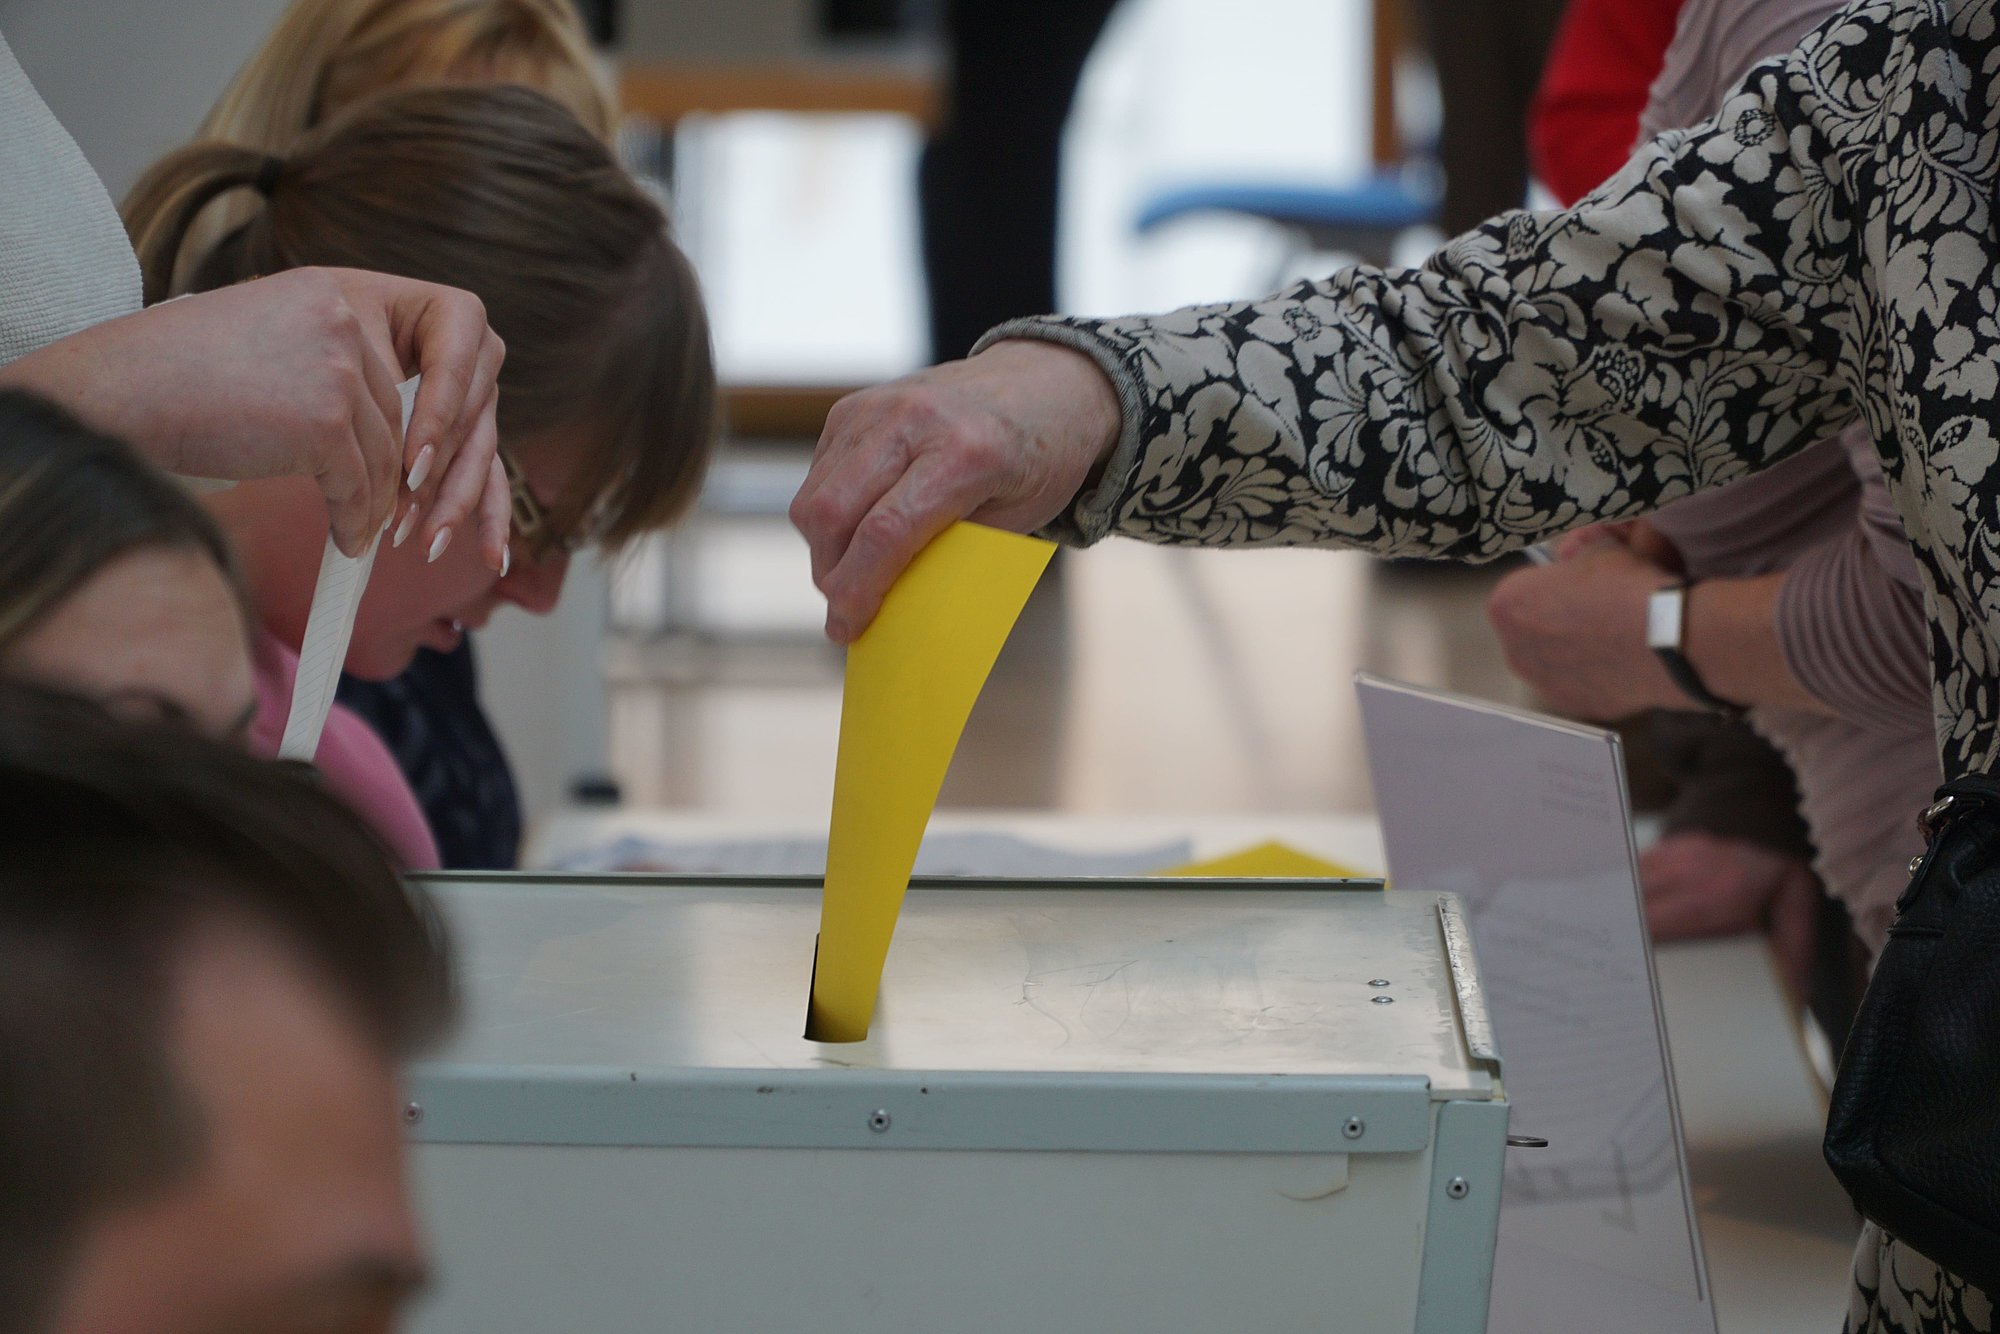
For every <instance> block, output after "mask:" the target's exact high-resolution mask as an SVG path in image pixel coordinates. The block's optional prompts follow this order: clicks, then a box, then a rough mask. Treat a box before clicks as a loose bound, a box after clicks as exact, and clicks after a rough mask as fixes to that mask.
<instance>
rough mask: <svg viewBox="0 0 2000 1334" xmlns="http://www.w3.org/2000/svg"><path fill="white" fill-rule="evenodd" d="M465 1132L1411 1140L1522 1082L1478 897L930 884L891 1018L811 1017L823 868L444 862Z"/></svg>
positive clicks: (865, 1145)
mask: <svg viewBox="0 0 2000 1334" xmlns="http://www.w3.org/2000/svg"><path fill="white" fill-rule="evenodd" d="M419 880H420V881H421V882H423V883H425V884H426V885H427V886H428V888H429V889H430V891H431V892H432V894H434V895H435V897H436V899H437V901H438V903H439V905H440V907H441V910H442V912H443V915H444V917H445V919H446V920H447V922H448V924H449V926H450V929H451V932H452V936H453V941H454V945H455V949H456V956H457V960H458V967H459V972H460V977H461V979H462V987H463V992H464V1002H465V1015H464V1020H463V1022H462V1024H461V1028H460V1031H459V1033H458V1035H457V1037H456V1038H455V1040H454V1041H453V1042H452V1043H451V1044H450V1045H449V1047H448V1048H447V1049H446V1050H445V1051H444V1052H442V1053H441V1054H440V1055H439V1057H438V1058H437V1059H434V1060H430V1061H427V1062H424V1063H422V1064H420V1065H419V1066H418V1067H417V1068H416V1069H415V1071H414V1072H413V1080H412V1099H413V1100H412V1106H411V1108H410V1110H409V1119H410V1121H411V1123H412V1134H413V1135H414V1137H415V1138H416V1139H418V1140H420V1141H431V1142H442V1143H461V1144H481V1143H484V1144H570V1145H651V1146H711V1147H782V1148H861V1149H947V1150H987V1149H993V1150H1007V1149H1042V1150H1100V1151H1140V1152H1204V1151H1221V1152H1270V1153H1315V1152H1336V1153H1407V1152H1410V1151H1413V1150H1417V1149H1421V1148H1423V1147H1425V1146H1426V1145H1427V1144H1428V1143H1429V1140H1430V1137H1431V1128H1432V1124H1433V1116H1432V1106H1433V1104H1434V1103H1436V1102H1441V1101H1445V1100H1465V1101H1489V1100H1491V1101H1497V1100H1499V1099H1500V1098H1501V1097H1502V1096H1503V1095H1502V1092H1501V1088H1500V1084H1499V1062H1498V1058H1497V1056H1496V1055H1495V1053H1494V1051H1493V1045H1492V1039H1491V1031H1490V1028H1489V1026H1488V1023H1487V1019H1486V1014H1485V1007H1484V1002H1483V1000H1482V997H1481V994H1480V989H1479V982H1478V977H1477V973H1476V969H1475V968H1474V965H1473V963H1472V959H1471V954H1470V950H1469V946H1468V945H1467V943H1466V942H1467V940H1468V936H1467V935H1466V933H1465V931H1464V924H1463V920H1462V918H1461V917H1460V914H1459V909H1458V905H1457V902H1456V900H1455V899H1454V898H1452V897H1451V896H1448V895H1446V896H1439V895H1436V894H1417V893H1398V892H1395V891H1386V890H1383V889H1381V888H1380V887H1379V885H1378V884H1377V883H1376V882H1369V881H1354V882H1341V881H1294V882H1271V881H1216V880H1200V879H1186V880H1173V879H1165V880H1162V879H1147V880H1082V881H1005V880H982V879H957V878H953V879H921V878H920V879H918V880H916V881H914V882H912V885H911V888H910V891H909V894H908V897H907V899H906V901H905V903H904V905H903V910H902V916H901V920H900V923H899V925H898V927H897V932H896V938H895V943H894V945H893V947H892V949H891V951H890V955H889V963H888V968H887V972H886V974H885V976H884V978H883V984H882V993H881V1002H880V1007H879V1009H878V1011H877V1013H876V1017H875V1022H874V1027H873V1030H872V1032H871V1035H870V1037H869V1039H868V1040H867V1041H866V1042H861V1043H851V1044H821V1043H814V1042H808V1041H807V1040H805V1038H804V1037H803V1036H802V1029H803V1026H804V1019H805V1008H806V993H807V987H808V983H809V978H810V975H811V968H812V955H813V943H814V933H815V931H816V929H817V923H818V916H819V906H820V905H819V898H820V895H819V889H820V886H819V884H818V882H817V881H816V880H809V879H788V878H786V879H781V878H761V877H759V878H740V879H719V878H716V877H713V876H706V877H675V876H550V875H507V876H493V875H477V874H464V875H452V874H444V875H434V876H426V877H419Z"/></svg>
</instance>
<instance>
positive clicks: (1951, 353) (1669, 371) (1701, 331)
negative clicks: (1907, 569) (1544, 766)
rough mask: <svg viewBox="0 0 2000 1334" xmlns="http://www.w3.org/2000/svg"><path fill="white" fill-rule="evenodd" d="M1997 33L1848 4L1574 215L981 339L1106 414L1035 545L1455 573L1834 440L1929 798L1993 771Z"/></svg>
mask: <svg viewBox="0 0 2000 1334" xmlns="http://www.w3.org/2000/svg"><path fill="white" fill-rule="evenodd" d="M1996 184H2000V0H1857V3H1854V4H1852V5H1850V6H1849V7H1848V8H1847V9H1846V10H1844V11H1843V12H1841V13H1840V14H1839V15H1837V16H1835V17H1834V18H1833V19H1831V20H1830V21H1828V22H1827V23H1826V24H1825V25H1824V26H1823V27H1821V28H1820V29H1819V30H1818V31H1816V32H1815V33H1813V34H1812V35H1811V36H1809V37H1808V38H1807V39H1806V40H1805V42H1804V44H1803V45H1802V46H1801V47H1800V48H1799V49H1798V50H1797V51H1796V52H1794V53H1793V54H1792V55H1790V56H1787V57H1784V58H1781V59H1779V60H1777V61H1774V62H1771V63H1769V64H1766V65H1764V66H1761V67H1760V68H1758V69H1757V70H1755V71H1753V72H1752V73H1751V75H1750V76H1749V78H1748V79H1747V81H1746V82H1745V84H1744V85H1743V87H1742V88H1741V89H1740V90H1739V91H1738V93H1737V94H1736V95H1735V96H1733V97H1732V98H1730V99H1729V101H1728V102H1726V103H1725V104H1724V106H1723V109H1722V111H1721V112H1720V113H1719V114H1718V115H1717V116H1716V118H1715V119H1714V120H1712V121H1710V122H1709V123H1708V124H1706V125H1703V126H1698V127H1696V128H1694V129H1692V130H1686V131H1676V132H1672V133H1669V134H1667V135H1665V136H1663V137H1661V138H1660V139H1659V140H1657V141H1655V142H1654V143H1652V144H1651V145H1648V146H1647V147H1645V148H1643V149H1641V150H1640V151H1639V153H1638V154H1637V155H1636V156H1635V157H1634V159H1633V160H1632V161H1631V163H1630V164H1629V165H1628V166H1627V167H1626V168H1625V170H1624V171H1622V172H1621V173H1619V175H1618V176H1616V177H1615V178H1613V179H1612V180H1611V181H1609V182H1607V183H1606V184H1605V185H1604V186H1603V187H1602V188H1601V189H1599V190H1598V191H1597V192H1596V193H1595V194H1593V195H1592V196H1590V197H1589V198H1588V199H1586V200H1584V201H1583V202H1582V203H1580V204H1579V205H1578V206H1577V207H1575V208H1573V209H1570V210H1568V211H1566V212H1558V213H1515V214H1511V215H1508V216H1506V217H1503V218H1500V219H1497V220H1495V221H1494V222H1492V223H1489V224H1488V225H1486V226H1485V227H1483V228H1480V229H1479V230H1477V231H1475V232H1472V233H1470V234H1468V235H1466V236H1463V237H1461V238H1459V239H1458V240H1456V241H1453V242H1452V243H1450V244H1449V245H1447V246H1446V247H1445V248H1444V249H1443V250H1442V251H1440V252H1439V253H1438V254H1437V255H1436V256H1435V257H1433V258H1432V259H1431V261H1430V262H1429V263H1428V264H1426V265H1425V266H1424V267H1423V268H1421V269H1418V270H1410V271H1400V272H1385V271H1382V270H1376V269H1368V268H1358V269H1352V270H1349V271H1346V272H1344V273H1341V274H1338V275H1336V276H1334V277H1332V278H1330V279H1327V280H1325V281H1319V282H1311V283H1306V284H1302V285H1300V286H1298V287H1295V288H1292V289H1290V290H1288V291H1285V292H1281V293H1278V294H1277V295H1274V296H1271V297H1268V298H1264V299H1261V300H1257V301H1252V302H1246V303H1240V304H1232V305H1219V306H1206V307H1197V308H1193V309H1188V310H1180V311H1174V312H1171V313H1168V314H1164V315H1157V316H1151V317H1142V318H1130V319H1110V320H1059V319H1053V318H1050V319H1037V320H1028V321H1019V322H1016V323H1014V324H1010V325H1004V326H1002V327H1001V328H999V329H996V330H994V331H993V332H992V333H991V334H989V335H987V338H986V340H985V341H986V342H988V343H990V342H992V341H994V340H996V339H999V338H1003V337H1036V338H1042V339H1048V340H1052V341H1056V342H1060V343H1064V344H1066V345H1069V346H1072V347H1076V348H1078V349H1080V350H1082V351H1084V352H1086V353H1088V354H1089V355H1091V356H1093V357H1094V358H1095V359H1096V360H1097V361H1098V363H1099V364H1100V365H1102V366H1103V367H1104V368H1105V370H1106V371H1107V373H1109V374H1110V375H1111V376H1112V378H1113V381H1114V382H1115V383H1116V384H1117V386H1118V389H1119V393H1120V395H1121V397H1122V399H1123V402H1124V436H1123V439H1122V440H1121V442H1120V444H1119V447H1118V451H1117V453H1116V455H1115V456H1114V457H1113V459H1112V461H1111V464H1110V466H1109V467H1108V468H1107V470H1106V472H1105V474H1104V477H1105V480H1104V481H1103V483H1102V484H1100V485H1099V486H1098V487H1097V488H1096V489H1095V490H1093V491H1091V492H1090V493H1087V494H1085V495H1084V496H1082V497H1080V498H1079V500H1078V502H1077V504H1076V506H1075V507H1074V509H1073V510H1072V511H1071V512H1070V513H1069V514H1068V515H1067V516H1065V518H1063V519H1062V520H1060V521H1059V522H1058V523H1057V524H1056V525H1054V530H1053V531H1054V535H1056V536H1058V537H1062V538H1065V539H1066V540H1069V541H1072V542H1090V541H1095V540H1096V539H1098V538H1100V537H1102V536H1105V535H1106V534H1109V533H1122V534H1126V535H1129V536H1134V537H1140V538H1144V539H1147V540H1150V541H1156V542H1175V543H1199V544H1203V545H1307V544H1311V545H1349V546H1362V547H1368V548H1372V549H1374V550H1377V551H1384V552H1397V553H1405V554H1429V555H1439V556H1450V557H1457V558H1462V559H1471V560H1478V559H1483V558H1489V557H1493V556H1496V555H1499V554H1501V553H1502V552H1506V551H1509V550H1512V549H1515V548H1518V547H1521V546H1525V545H1527V544H1529V543H1532V542H1536V541H1539V540H1541V539H1543V538H1546V537H1549V536H1551V535H1553V534H1556V533H1559V532H1561V531H1563V530H1565V529H1569V528H1573V527H1576V526H1578V525H1580V524H1583V523H1587V522H1591V521H1593V520H1599V519H1613V518H1619V517H1625V516H1630V515H1635V514H1639V513H1643V512H1645V511H1648V510H1652V509H1656V508H1658V507H1659V506H1661V505H1664V504H1666V503H1667V502H1669V501H1671V500H1674V499H1676V498H1678V497H1681V496H1684V495H1687V494H1688V493H1689V492H1691V491H1694V490H1698V489H1701V488H1705V487H1710V486H1715V485H1718V484H1720V483H1723V482H1727V481H1730V480H1732V479H1734V478H1737V477H1740V476H1742V475H1744V474H1745V473H1746V472H1748V471H1751V470H1754V469H1757V468H1760V467H1762V466H1764V465H1766V464H1769V463H1771V462H1774V461H1776V460H1777V459H1779V458H1781V457H1783V456H1785V455H1786V454H1788V453H1789V452H1791V451H1793V450H1795V449H1798V448H1801V447H1803V446H1805V445H1807V444H1809V443H1811V442H1812V441H1815V440H1818V439H1821V438H1823V437H1824V436H1826V435H1828V434H1830V433H1831V432H1832V431H1833V430H1835V429H1837V428H1838V427H1840V426H1842V425H1844V424H1845V423H1846V422H1847V421H1849V420H1851V419H1852V418H1853V417H1854V416H1855V415H1856V414H1857V413H1858V414H1859V415H1860V416H1861V417H1862V418H1863V419H1864V420H1865V422H1866V423H1867V425H1868V427H1869V429H1870V430H1871V431H1872V432H1873V434H1874V436H1875V439H1876V440H1877V441H1878V442H1879V443H1880V447H1881V449H1882V452H1883V456H1884V457H1883V463H1884V471H1885V473H1886V475H1887V477H1888V480H1889V484H1890V487H1891V490H1892V492H1893V493H1894V495H1895V498H1896V502H1897V507H1898V509H1899V511H1900V512H1901V515H1902V518H1903V522H1904V524H1905V526H1906V528H1907V529H1908V531H1909V532H1910V534H1911V535H1912V538H1913V540H1914V543H1915V545H1916V548H1917V551H1918V557H1919V560H1920V562H1921V563H1922V565H1923V567H1924V574H1925V580H1926V584H1927V589H1926V592H1927V600H1928V602H1929V606H1930V617H1931V627H1932V658H1933V662H1934V667H1935V673H1936V680H1937V685H1936V690H1935V694H1934V699H1935V703H1936V709H1937V714H1938V725H1939V737H1940V742H1941V745H1942V749H1943V755H1944V762H1945V769H1946V772H1947V773H1948V774H1955V773H1958V772H1960V771H1962V770H1965V769H1967V768H1969V767H1984V766H1985V765H1987V764H1988V763H1989V762H1990V761H1991V760H1992V759H1993V758H1994V757H1995V753H1996V750H2000V698H1996V692H2000V580H1996V573H2000V426H1997V425H1996V422H2000V235H1996V230H1995V218H1994V213H1995V188H1996Z"/></svg>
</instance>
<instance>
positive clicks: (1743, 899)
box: [1496, 0, 1853, 1047]
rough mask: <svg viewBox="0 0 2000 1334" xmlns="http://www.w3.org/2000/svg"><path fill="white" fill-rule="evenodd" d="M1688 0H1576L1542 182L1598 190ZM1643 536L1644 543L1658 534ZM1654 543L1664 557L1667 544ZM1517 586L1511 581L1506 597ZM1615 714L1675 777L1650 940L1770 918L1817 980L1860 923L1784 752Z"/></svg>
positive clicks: (1663, 714) (1543, 109)
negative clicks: (1826, 946)
mask: <svg viewBox="0 0 2000 1334" xmlns="http://www.w3.org/2000/svg"><path fill="white" fill-rule="evenodd" d="M1683 2H1684V0H1569V4H1568V5H1567V7H1566V8H1565V9H1564V11H1563V17H1562V23H1561V25H1560V26H1559V27H1558V28H1557V30H1556V37H1555V42H1554V44H1553V45H1552V46H1551V47H1550V49H1549V58H1548V62H1547V64H1546V66H1545V67H1544V69H1543V71H1542V82H1541V86H1540V88H1539V89H1537V91H1536V93H1535V102H1534V106H1533V108H1532V110H1531V113H1530V115H1529V119H1528V143H1529V151H1530V157H1531V160H1532V163H1533V166H1534V172H1535V178H1536V179H1537V180H1539V181H1541V182H1542V183H1543V184H1544V185H1545V186H1547V187H1548V188H1549V190H1550V192H1551V193H1553V194H1554V195H1555V197H1556V199H1557V201H1558V202H1560V203H1562V204H1564V205H1569V204H1573V203H1575V202H1576V201H1577V200H1579V199H1581V198H1583V196H1584V195H1586V194H1588V193H1589V192H1590V191H1592V190H1594V189H1596V188H1597V186H1598V185H1600V184H1601V183H1602V182H1604V181H1605V180H1608V179H1609V178H1610V177H1611V176H1612V175H1613V174H1615V173H1616V172H1617V170H1618V169H1619V168H1620V167H1622V166H1624V165H1625V162H1626V159H1627V158H1629V157H1630V156H1631V153H1632V149H1633V147H1634V146H1635V145H1636V144H1638V143H1640V142H1641V135H1640V120H1641V117H1642V116H1643V115H1644V113H1645V112H1646V109H1647V102H1648V100H1649V98H1650V97H1651V96H1652V93H1653V85H1654V83H1655V82H1656V81H1657V80H1658V79H1659V78H1660V76H1661V71H1662V70H1663V68H1664V67H1665V66H1666V63H1667V52H1668V48H1669V47H1670V46H1672V45H1673V44H1674V33H1675V31H1676V29H1677V28H1678V26H1679V22H1678V21H1679V17H1680V13H1681V6H1682V4H1683ZM1679 63H1680V65H1681V67H1682V69H1681V73H1680V74H1679V75H1677V76H1676V77H1682V78H1684V77H1686V76H1688V75H1690V74H1693V73H1695V72H1696V70H1695V68H1694V67H1695V65H1696V64H1697V63H1698V62H1696V61H1694V60H1692V59H1690V56H1689V53H1687V51H1686V48H1684V49H1683V54H1682V55H1681V58H1680V62H1679ZM1634 537H1635V540H1637V541H1640V542H1644V541H1645V540H1646V538H1648V537H1650V533H1648V534H1634ZM1658 546H1659V547H1660V548H1661V550H1662V552H1663V553H1667V544H1666V543H1665V542H1664V541H1662V542H1661V543H1659V544H1658ZM1562 549H1563V550H1574V549H1576V548H1575V544H1574V543H1570V544H1567V545H1566V546H1564V547H1563V548H1562ZM1667 554H1669V555H1670V553H1667ZM1518 587H1519V585H1518V584H1510V585H1509V586H1508V591H1509V596H1510V597H1511V595H1512V594H1513V592H1514V591H1515V590H1516V589H1518ZM1500 605H1501V606H1502V607H1505V606H1506V605H1508V604H1507V603H1506V602H1504V601H1503V602H1502V603H1501V604H1500ZM1496 628H1498V627H1497V624H1496ZM1681 702H1683V703H1686V702H1689V701H1685V700H1683V701H1681ZM1588 711H1589V709H1588V706H1586V712H1588ZM1611 721H1619V722H1621V723H1622V727H1621V730H1623V731H1624V733H1625V736H1626V741H1627V744H1628V746H1630V747H1631V751H1630V752H1629V753H1630V754H1632V756H1633V757H1634V759H1635V760H1636V761H1637V762H1638V763H1640V764H1642V765H1646V766H1649V767H1651V768H1653V769H1655V770H1657V772H1658V774H1659V776H1660V777H1661V778H1663V779H1664V780H1665V783H1664V785H1663V786H1664V788H1665V791H1664V792H1663V794H1662V799H1663V801H1664V810H1663V820H1662V829H1661V833H1660V837H1659V838H1657V839H1656V840H1654V842H1653V843H1652V844H1651V845H1649V846H1648V847H1647V848H1646V849H1645V850H1644V851H1643V852H1642V853H1641V854H1640V856H1639V877H1640V881H1641V883H1642V885H1643V886H1644V888H1645V891H1646V904H1647V915H1648V926H1649V927H1650V928H1651V931H1652V935H1653V938H1654V939H1655V940H1677V939H1682V938H1685V937H1689V936H1713V935H1731V934H1735V933H1738V932H1742V931H1753V930H1757V929H1759V928H1762V929H1764V930H1766V931H1768V932H1769V933H1770V936H1771V938H1772V940H1773V941H1774V943H1775V948H1776V950H1777V953H1778V956H1779V958H1780V959H1781V960H1782V961H1783V966H1784V974H1785V980H1786V982H1787V984H1788V986H1790V987H1791V988H1792V990H1793V991H1794V994H1799V993H1800V992H1801V991H1802V990H1804V989H1807V988H1808V974H1810V973H1812V971H1813V966H1812V965H1813V956H1814V954H1815V945H1816V941H1817V940H1818V939H1819V938H1821V937H1824V936H1828V935H1831V936H1833V937H1836V938H1838V937H1840V936H1844V935H1846V934H1851V933H1850V932H1849V931H1848V928H1847V926H1846V924H1845V920H1844V911H1843V910H1840V909H1838V908H1833V909H1831V912H1832V915H1834V916H1837V917H1840V918H1842V920H1841V921H1837V922H1831V923H1827V922H1823V921H1822V917H1823V915H1824V914H1826V913H1827V912H1828V907H1827V906H1826V902H1825V899H1824V896H1823V895H1822V892H1821V888H1820V885H1819V881H1818V878H1817V877H1816V876H1815V875H1814V874H1813V872H1812V868H1811V859H1812V841H1811V839H1810V838H1809V837H1808V835H1807V831H1806V824H1805V821H1804V820H1803V819H1802V818H1801V817H1800V815H1799V811H1798V805H1799V795H1798V788H1797V786H1796V784H1795V782H1794V780H1793V777H1792V770H1791V766H1790V765H1789V764H1787V763H1786V762H1785V758H1784V756H1782V755H1780V754H1779V753H1778V751H1777V748H1776V747H1774V746H1773V745H1772V744H1771V743H1770V742H1768V741H1766V740H1764V738H1763V737H1761V736H1759V735H1758V734H1757V732H1756V730H1755V729H1754V728H1752V727H1751V726H1750V724H1749V723H1748V722H1747V721H1745V720H1743V719H1739V718H1728V717H1724V716H1722V715H1720V714H1716V713H1712V712H1707V711H1702V712H1692V711H1688V710H1687V709H1685V708H1679V707H1677V708H1675V709H1671V710H1652V711H1649V712H1647V713H1645V714H1642V715H1636V716H1634V717H1632V718H1630V719H1625V720H1611ZM1841 990H1842V991H1843V993H1851V991H1852V988H1851V987H1843V988H1841ZM1852 1003H1853V996H1852V995H1851V994H1846V995H1844V996H1843V997H1842V998H1839V999H1835V998H1832V997H1828V998H1825V1002H1824V1003H1821V1004H1816V1006H1815V1008H1816V1009H1817V1010H1819V1011H1820V1014H1821V1022H1822V1024H1823V1025H1824V1026H1825V1027H1826V1030H1827V1033H1828V1035H1829V1037H1830V1039H1831V1040H1832V1042H1833V1043H1834V1045H1835V1046H1836V1047H1837V1046H1838V1045H1839V1043H1840V1040H1841V1035H1842V1034H1843V1033H1844V1032H1845V1031H1846V1024H1845V1020H1844V1019H1843V1018H1842V1017H1841V1015H1842V1014H1843V1013H1844V1012H1845V1011H1846V1010H1848V1009H1851V1007H1852Z"/></svg>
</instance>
